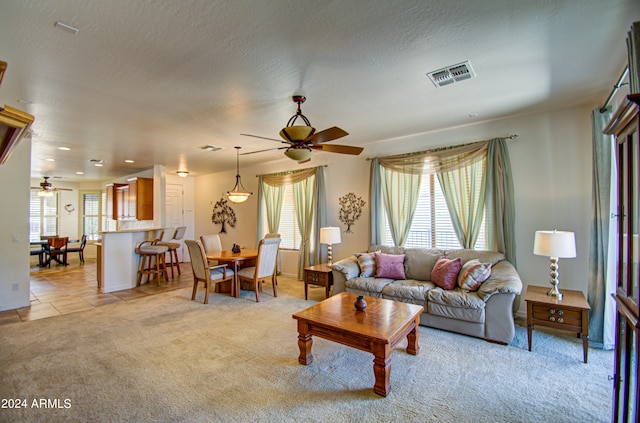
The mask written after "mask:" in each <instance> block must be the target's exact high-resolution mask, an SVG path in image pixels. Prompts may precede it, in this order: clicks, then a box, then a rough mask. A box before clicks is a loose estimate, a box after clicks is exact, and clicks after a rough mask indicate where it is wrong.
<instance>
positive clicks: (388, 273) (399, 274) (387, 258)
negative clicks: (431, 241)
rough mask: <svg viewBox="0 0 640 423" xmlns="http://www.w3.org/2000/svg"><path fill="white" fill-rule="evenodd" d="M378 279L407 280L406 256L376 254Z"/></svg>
mask: <svg viewBox="0 0 640 423" xmlns="http://www.w3.org/2000/svg"><path fill="white" fill-rule="evenodd" d="M376 278H388V279H407V278H406V277H405V275H404V254H400V255H393V254H385V253H378V252H376Z"/></svg>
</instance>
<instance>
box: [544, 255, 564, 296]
mask: <svg viewBox="0 0 640 423" xmlns="http://www.w3.org/2000/svg"><path fill="white" fill-rule="evenodd" d="M550 259H551V264H550V265H549V270H550V272H549V276H551V280H550V281H549V283H550V284H551V289H550V290H549V291H547V295H548V296H550V297H556V298H557V299H558V300H561V299H562V292H560V290H559V289H558V285H559V284H560V279H559V278H558V277H559V276H560V272H559V271H558V267H559V266H558V257H550Z"/></svg>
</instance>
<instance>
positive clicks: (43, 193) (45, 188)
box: [31, 176, 73, 197]
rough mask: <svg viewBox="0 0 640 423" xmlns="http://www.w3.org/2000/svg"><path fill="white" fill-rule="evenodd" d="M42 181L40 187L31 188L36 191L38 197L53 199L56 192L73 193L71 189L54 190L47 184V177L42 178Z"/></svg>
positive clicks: (49, 183)
mask: <svg viewBox="0 0 640 423" xmlns="http://www.w3.org/2000/svg"><path fill="white" fill-rule="evenodd" d="M43 178H44V181H43V182H40V187H39V188H38V187H31V189H37V190H38V197H53V194H55V193H56V191H73V190H72V189H71V188H54V187H53V185H51V182H49V177H48V176H43Z"/></svg>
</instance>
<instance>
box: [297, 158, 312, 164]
mask: <svg viewBox="0 0 640 423" xmlns="http://www.w3.org/2000/svg"><path fill="white" fill-rule="evenodd" d="M310 161H311V157H309V158H308V159H307V160H302V161H300V162H298V164H303V163H309V162H310Z"/></svg>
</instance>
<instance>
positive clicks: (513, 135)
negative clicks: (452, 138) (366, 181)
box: [366, 134, 518, 161]
mask: <svg viewBox="0 0 640 423" xmlns="http://www.w3.org/2000/svg"><path fill="white" fill-rule="evenodd" d="M496 138H504V139H505V140H515V139H516V138H518V134H511V135H507V136H506V137H496ZM485 141H487V140H485ZM477 142H483V141H472V142H468V143H465V144H458V145H450V146H444V147H436V148H432V149H431V150H425V151H423V152H422V153H426V152H430V151H439V150H442V149H448V148H456V147H463V146H465V145H470V144H475V143H477ZM412 154H416V152H415V151H414V152H412V153H400V154H397V155H398V156H402V155H412ZM394 156H395V155H394ZM372 159H375V157H367V159H366V160H367V161H369V160H372Z"/></svg>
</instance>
